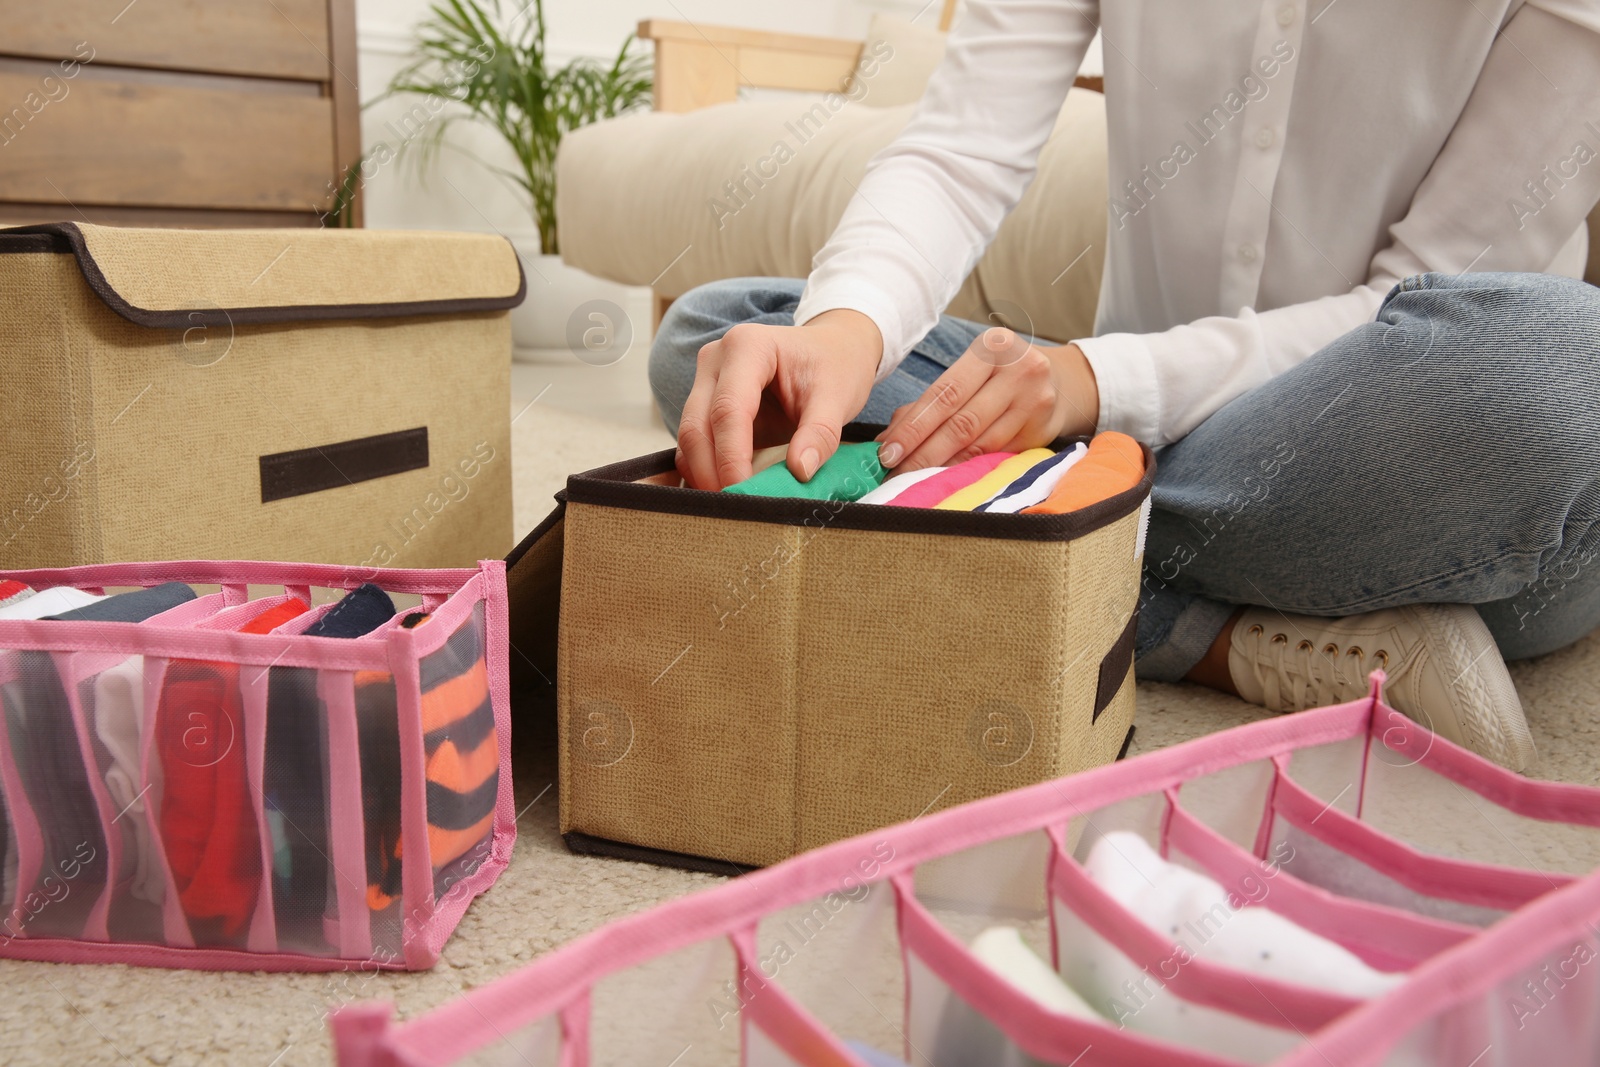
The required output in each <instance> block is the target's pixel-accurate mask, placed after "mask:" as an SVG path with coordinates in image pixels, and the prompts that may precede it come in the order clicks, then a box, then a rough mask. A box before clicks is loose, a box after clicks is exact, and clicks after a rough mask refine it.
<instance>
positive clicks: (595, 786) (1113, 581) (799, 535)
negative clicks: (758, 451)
mask: <svg viewBox="0 0 1600 1067" xmlns="http://www.w3.org/2000/svg"><path fill="white" fill-rule="evenodd" d="M875 430H876V428H875V427H852V428H850V429H849V430H847V433H846V436H847V437H848V438H851V439H866V438H868V437H870V435H871V433H872V432H875ZM1146 459H1147V464H1148V469H1147V472H1146V474H1145V477H1144V479H1143V481H1142V482H1141V483H1140V484H1139V485H1138V486H1137V487H1136V488H1134V489H1132V490H1129V491H1128V492H1126V493H1122V494H1120V495H1118V496H1116V497H1114V498H1112V499H1109V500H1106V501H1104V502H1102V503H1099V504H1096V505H1095V506H1093V507H1091V508H1088V509H1085V510H1083V511H1080V512H1076V513H1073V514H1069V515H1059V516H1057V515H990V514H973V513H960V512H949V511H934V510H923V509H909V508H892V507H884V506H879V505H870V504H841V503H817V502H812V501H800V500H775V499H770V498H761V497H750V496H742V495H734V494H721V493H706V492H698V491H695V490H691V489H685V488H679V487H677V477H676V474H675V472H673V470H672V467H673V460H672V453H671V452H660V453H657V454H655V455H651V456H646V457H643V458H641V459H637V460H630V461H628V462H624V463H618V464H614V465H612V466H608V467H602V468H599V469H597V470H594V471H590V472H588V473H586V474H580V475H575V476H573V477H572V478H570V479H569V480H568V482H567V488H566V490H565V491H564V492H563V493H562V494H561V496H560V497H558V500H560V501H561V503H560V505H559V506H558V507H557V509H556V511H555V512H553V513H552V514H551V515H550V517H549V518H548V519H546V520H545V522H544V523H543V524H541V526H540V527H539V528H538V529H536V530H535V531H534V532H533V533H531V534H530V535H529V536H528V537H527V538H526V539H525V540H524V541H523V543H522V544H521V545H520V546H519V547H518V549H517V550H516V551H515V552H514V553H513V554H512V556H511V557H510V559H509V560H508V563H509V564H510V575H509V583H510V596H511V605H512V607H511V611H512V622H511V632H512V643H513V646H514V647H516V648H517V649H518V650H519V652H520V655H518V654H513V656H512V657H511V658H512V661H513V670H514V677H515V682H514V685H513V692H514V693H518V694H520V695H521V697H522V703H523V707H524V708H525V709H526V708H528V707H529V706H530V705H532V704H534V703H536V696H537V694H538V693H539V692H540V691H541V690H543V691H544V692H545V693H546V694H547V695H548V694H549V691H550V689H551V688H552V687H553V688H554V697H555V700H554V704H555V707H556V710H557V713H558V722H559V736H560V745H561V761H560V763H561V767H560V804H561V829H562V832H563V834H564V835H566V837H567V841H568V844H569V845H571V846H572V847H573V848H575V849H577V850H579V851H591V852H602V853H608V854H613V855H625V856H630V857H633V858H644V859H651V860H655V861H658V862H669V863H678V864H680V865H687V866H702V867H705V868H706V869H712V870H718V871H722V872H728V871H730V870H733V869H734V868H745V867H751V866H763V865H767V864H771V863H775V862H777V861H779V860H782V859H784V858H785V857H788V856H792V855H794V854H796V853H798V852H802V851H804V850H806V849H810V848H814V847H816V846H818V845H822V844H825V843H827V842H830V841H835V840H838V839H840V838H843V837H847V836H850V835H853V834H857V833H861V832H863V831H866V830H870V829H873V828H876V827H880V826H886V825H889V824H891V823H895V822H899V821H901V820H904V819H910V818H914V817H916V816H918V815H920V814H921V813H923V812H926V811H933V810H937V809H941V808H947V807H951V806H954V805H956V804H960V803H963V802H965V801H968V800H972V799H974V798H977V797H981V796H987V795H989V794H992V793H998V792H1001V791H1004V790H1008V789H1014V788H1017V787H1019V786H1022V785H1026V784H1030V783H1034V782H1038V781H1041V780H1044V779H1047V778H1053V777H1057V776H1060V775H1065V774H1070V773H1072V772H1074V771H1079V770H1083V769H1085V768H1088V767H1093V766H1097V765H1099V764H1103V763H1107V762H1110V761H1111V760H1113V759H1115V758H1116V757H1117V756H1118V755H1119V753H1120V752H1121V751H1123V750H1124V749H1125V746H1126V743H1127V740H1128V738H1129V736H1130V731H1131V724H1132V720H1133V712H1134V684H1133V679H1132V664H1133V639H1134V628H1135V612H1136V607H1137V601H1138V593H1139V574H1140V570H1139V566H1140V557H1141V555H1142V550H1143V536H1142V526H1143V522H1144V519H1145V517H1146V515H1147V510H1146V508H1145V506H1144V505H1145V502H1146V501H1147V500H1148V498H1149V491H1150V483H1151V476H1152V474H1153V471H1154V461H1153V458H1152V457H1150V456H1149V453H1148V452H1147V453H1146ZM557 604H559V616H557V614H556V611H555V607H556V605H557ZM518 667H520V668H521V671H520V673H518V672H517V668H518ZM706 861H710V862H709V863H708V862H706Z"/></svg>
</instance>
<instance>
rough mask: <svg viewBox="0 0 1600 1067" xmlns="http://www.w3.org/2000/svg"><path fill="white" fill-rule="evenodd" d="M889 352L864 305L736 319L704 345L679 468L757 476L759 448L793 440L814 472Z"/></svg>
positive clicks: (801, 465) (710, 479)
mask: <svg viewBox="0 0 1600 1067" xmlns="http://www.w3.org/2000/svg"><path fill="white" fill-rule="evenodd" d="M882 354H883V337H882V335H881V334H880V333H879V332H878V327H877V326H876V325H874V324H873V322H872V320H871V319H869V318H867V317H866V316H865V315H863V314H861V313H860V312H858V311H848V310H844V309H838V310H834V311H826V312H823V313H822V314H821V315H818V316H817V317H816V318H814V319H812V320H811V321H810V322H807V323H806V324H805V325H804V326H763V325H758V324H755V323H744V324H741V325H738V326H735V327H733V328H732V329H731V330H729V331H728V332H727V333H725V334H723V335H722V338H721V340H717V341H713V342H711V343H710V344H708V345H706V346H705V347H704V348H702V349H701V350H700V357H699V362H698V363H697V365H696V367H695V374H694V388H693V389H691V390H690V392H689V399H688V401H687V402H685V403H684V405H683V418H682V420H681V421H680V422H679V423H678V460H677V462H678V473H680V474H682V475H683V477H684V480H685V481H687V482H688V483H689V484H690V485H691V486H694V487H695V488H697V489H721V488H722V487H723V486H727V485H732V484H733V483H734V482H741V481H743V480H744V479H746V478H748V477H750V457H751V454H752V453H753V451H754V450H755V449H756V448H761V447H765V446H767V445H776V444H783V443H784V442H785V441H787V442H789V457H788V460H787V462H788V466H789V470H790V472H791V473H792V474H793V475H794V476H795V477H796V478H799V479H800V480H801V481H810V480H811V476H812V475H813V474H815V473H816V472H817V468H818V467H820V466H822V464H823V463H825V462H826V461H827V460H828V458H829V457H830V456H832V455H833V453H834V451H835V450H836V449H837V448H838V447H839V435H840V433H841V432H842V430H843V429H844V424H845V423H846V422H848V421H850V419H852V418H854V417H855V415H856V413H857V412H859V411H860V410H861V409H862V408H863V407H865V406H866V403H867V394H868V393H870V392H871V391H872V379H873V377H874V376H875V374H876V373H877V369H878V360H879V357H880V356H882Z"/></svg>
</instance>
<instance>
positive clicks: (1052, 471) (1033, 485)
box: [972, 441, 1089, 515]
mask: <svg viewBox="0 0 1600 1067" xmlns="http://www.w3.org/2000/svg"><path fill="white" fill-rule="evenodd" d="M1088 451H1089V446H1088V445H1086V444H1084V443H1083V442H1081V441H1080V442H1079V443H1077V444H1075V445H1073V446H1072V447H1071V448H1070V449H1068V450H1067V451H1065V452H1057V453H1056V454H1055V455H1053V456H1051V457H1050V458H1049V459H1046V460H1043V461H1041V462H1039V463H1035V464H1034V465H1033V466H1032V467H1030V468H1028V472H1027V473H1026V474H1024V475H1023V476H1022V477H1020V478H1018V479H1017V480H1016V481H1014V482H1012V483H1011V484H1010V485H1008V486H1006V488H1005V490H1004V491H1003V492H1001V493H1000V494H999V495H997V496H995V497H993V498H992V499H990V500H987V501H985V502H984V503H982V504H979V505H978V506H977V507H975V508H973V509H972V510H974V511H986V512H991V513H993V514H996V515H1011V514H1015V513H1016V512H1019V511H1021V510H1022V509H1023V508H1026V507H1031V506H1033V505H1034V504H1042V503H1044V500H1045V498H1046V497H1048V496H1049V495H1050V491H1051V490H1052V489H1054V488H1055V487H1056V483H1057V482H1059V481H1061V479H1062V477H1063V476H1064V475H1065V474H1066V473H1067V471H1069V470H1071V469H1072V465H1073V464H1074V463H1076V462H1078V460H1080V459H1082V458H1083V457H1084V455H1085V454H1086V453H1087V452H1088Z"/></svg>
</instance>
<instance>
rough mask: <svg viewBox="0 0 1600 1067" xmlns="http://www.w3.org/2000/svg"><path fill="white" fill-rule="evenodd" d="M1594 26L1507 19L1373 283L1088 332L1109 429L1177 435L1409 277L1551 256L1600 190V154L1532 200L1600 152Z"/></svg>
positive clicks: (1539, 2) (1531, 17)
mask: <svg viewBox="0 0 1600 1067" xmlns="http://www.w3.org/2000/svg"><path fill="white" fill-rule="evenodd" d="M1597 28H1600V3H1597V2H1596V0H1529V3H1528V4H1527V5H1525V6H1524V7H1522V8H1521V9H1520V10H1519V11H1518V12H1517V14H1516V15H1514V16H1513V17H1512V18H1511V20H1510V21H1509V22H1508V23H1507V25H1506V27H1505V30H1504V31H1503V32H1502V33H1501V34H1500V36H1499V37H1498V38H1497V39H1496V41H1495V43H1494V45H1493V47H1492V48H1491V49H1490V51H1489V55H1488V59H1487V60H1486V62H1485V63H1484V67H1483V71H1482V73H1481V74H1480V75H1479V77H1478V81H1477V84H1476V85H1475V86H1474V88H1473V91H1472V95H1471V97H1470V98H1469V99H1468V101H1467V105H1466V107H1465V108H1464V109H1463V111H1462V114H1461V117H1460V118H1459V119H1458V120H1457V123H1456V126H1455V129H1454V130H1453V131H1452V132H1451V134H1450V137H1449V139H1448V140H1447V141H1446V142H1445V146H1444V149H1443V150H1442V151H1441V152H1440V153H1439V156H1438V158H1437V159H1436V160H1435V161H1434V164H1433V166H1432V168H1431V169H1430V170H1429V172H1428V174H1427V176H1426V177H1425V178H1424V179H1423V182H1422V184H1421V186H1420V187H1419V188H1418V189H1417V192H1416V195H1415V196H1414V197H1413V199H1412V202H1411V208H1410V210H1409V211H1408V212H1407V214H1406V216H1405V217H1404V218H1403V219H1401V220H1400V221H1399V222H1397V223H1395V225H1393V226H1392V227H1390V230H1389V236H1390V239H1391V243H1390V244H1389V245H1388V246H1387V247H1386V248H1384V249H1382V250H1381V251H1380V252H1378V254H1377V255H1376V256H1375V257H1374V258H1373V260H1372V264H1371V267H1370V269H1369V272H1368V278H1367V281H1366V282H1365V283H1364V284H1362V285H1359V286H1356V287H1355V288H1353V289H1352V290H1350V291H1349V292H1346V293H1341V294H1337V295H1333V296H1327V297H1323V298H1321V299H1319V300H1313V301H1310V302H1307V303H1302V304H1294V305H1291V306H1288V307H1282V308H1275V309H1273V310H1270V311H1262V312H1257V311H1252V310H1250V309H1245V310H1243V311H1241V312H1240V313H1239V314H1238V315H1237V316H1235V317H1231V318H1230V317H1227V316H1213V317H1208V318H1203V319H1199V320H1197V321H1195V322H1192V323H1189V324H1187V325H1183V326H1178V327H1175V328H1173V329H1170V330H1166V331H1164V332H1161V333H1152V334H1130V333H1113V334H1105V335H1102V336H1100V337H1093V338H1086V339H1083V340H1080V341H1078V342H1077V344H1078V345H1079V347H1080V348H1082V349H1083V351H1084V353H1085V355H1086V356H1087V357H1088V359H1089V364H1090V366H1091V367H1093V368H1094V373H1095V378H1096V381H1097V383H1098V386H1099V390H1100V429H1102V430H1121V431H1123V432H1124V433H1127V434H1129V435H1131V436H1133V437H1135V438H1137V439H1139V440H1141V441H1144V442H1146V443H1148V444H1151V445H1155V446H1160V445H1165V444H1170V443H1172V442H1173V441H1176V440H1179V439H1180V438H1182V437H1183V436H1184V435H1185V434H1187V433H1189V431H1191V430H1193V429H1194V428H1195V427H1196V426H1198V425H1199V424H1200V423H1201V422H1203V421H1204V420H1205V419H1206V418H1207V417H1209V416H1210V415H1211V414H1212V413H1213V412H1215V411H1216V410H1217V409H1219V408H1221V407H1222V406H1223V405H1224V404H1226V403H1228V401H1230V400H1232V399H1234V398H1235V397H1237V396H1240V395H1242V394H1244V393H1246V392H1248V391H1250V390H1251V389H1253V388H1255V387H1257V386H1259V385H1261V384H1262V383H1264V382H1266V381H1268V380H1269V379H1271V378H1273V377H1274V376H1276V375H1278V374H1281V373H1283V372H1284V371H1286V370H1288V369H1289V368H1291V367H1293V366H1295V365H1296V364H1298V363H1300V362H1302V361H1303V360H1305V359H1307V358H1308V357H1309V356H1311V355H1312V354H1313V353H1315V352H1316V351H1317V350H1319V349H1320V348H1322V347H1323V346H1325V345H1327V344H1328V343H1330V342H1332V341H1333V340H1335V339H1336V338H1338V337H1339V336H1341V335H1342V334H1345V333H1348V332H1349V331H1350V330H1353V329H1355V328H1356V327H1357V326H1359V325H1361V324H1362V323H1364V322H1368V321H1370V320H1371V319H1372V318H1373V317H1374V316H1375V315H1376V313H1377V310H1378V308H1379V306H1380V305H1381V304H1382V302H1383V299H1384V296H1385V295H1386V294H1387V292H1388V291H1389V290H1390V289H1391V288H1392V287H1393V286H1394V285H1395V284H1396V283H1397V282H1399V281H1400V280H1401V279H1403V278H1407V277H1410V276H1412V275H1415V274H1422V273H1426V272H1429V271H1442V272H1447V273H1452V274H1453V273H1459V272H1462V271H1466V270H1479V271H1488V270H1495V271H1542V270H1544V269H1545V268H1546V267H1548V266H1549V265H1550V263H1551V262H1552V261H1553V260H1554V259H1555V257H1556V253H1557V252H1559V251H1560V249H1561V247H1562V246H1563V245H1564V244H1565V243H1566V242H1567V241H1568V240H1569V239H1570V238H1571V237H1572V235H1573V233H1574V232H1575V231H1576V230H1577V229H1578V227H1579V226H1580V225H1582V223H1583V219H1584V217H1585V216H1586V215H1587V214H1588V213H1589V211H1590V210H1591V209H1592V208H1593V206H1594V204H1595V202H1596V200H1597V199H1600V160H1596V161H1595V162H1593V163H1591V164H1589V165H1584V166H1581V167H1580V168H1579V170H1578V171H1577V173H1576V175H1575V176H1573V175H1569V176H1567V177H1565V178H1560V180H1561V188H1560V190H1559V193H1558V195H1553V196H1550V195H1547V196H1545V197H1543V198H1542V199H1531V198H1530V197H1529V194H1528V190H1527V185H1528V183H1529V182H1530V181H1539V180H1542V179H1543V178H1544V177H1545V175H1544V172H1543V171H1541V170H1540V169H1539V168H1540V167H1541V166H1543V165H1545V164H1547V163H1548V164H1549V165H1550V166H1557V165H1559V164H1560V162H1561V161H1572V160H1574V159H1576V158H1579V157H1582V156H1583V155H1584V153H1585V152H1587V154H1588V157H1589V158H1591V159H1593V158H1594V155H1595V153H1596V152H1600V121H1596V119H1597V118H1600V115H1597V114H1596V113H1595V112H1594V107H1593V105H1594V101H1595V100H1597V99H1600V32H1596V29H1597ZM1530 57H1532V58H1530ZM1580 147H1581V148H1582V149H1583V151H1578V149H1579V148H1580ZM1547 169H1548V168H1547ZM1559 177H1560V176H1558V178H1559ZM1549 188H1555V186H1554V185H1553V184H1552V185H1550V186H1549ZM1519 204H1520V205H1521V206H1520V207H1519ZM1535 208H1537V210H1535Z"/></svg>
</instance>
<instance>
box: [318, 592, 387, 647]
mask: <svg viewBox="0 0 1600 1067" xmlns="http://www.w3.org/2000/svg"><path fill="white" fill-rule="evenodd" d="M394 616H395V610H394V601H393V600H390V599H389V594H388V593H385V592H384V591H383V590H382V589H380V588H378V587H377V586H375V585H373V584H372V583H371V582H368V583H367V584H366V585H363V586H358V587H357V588H355V589H352V590H351V591H350V592H349V593H346V594H345V597H344V599H343V600H341V601H339V602H338V603H337V604H335V605H334V606H333V607H332V608H330V609H328V613H327V614H326V615H324V616H322V618H320V619H318V620H317V621H316V622H314V623H312V624H311V625H310V626H307V627H306V628H305V630H304V631H303V633H304V635H305V636H306V637H361V636H363V635H365V634H369V633H371V632H372V631H373V630H376V629H377V628H378V627H380V626H382V625H383V624H384V623H386V622H388V621H389V620H390V619H392V618H394Z"/></svg>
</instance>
